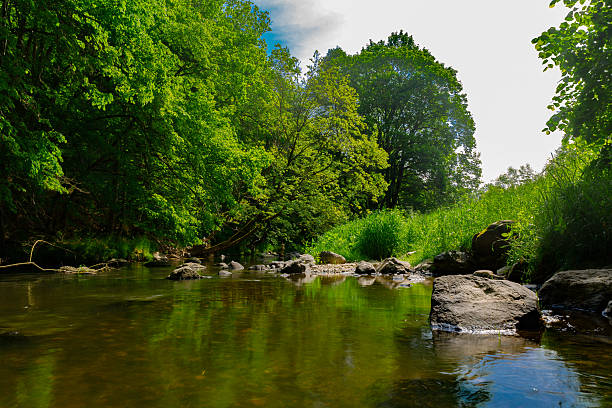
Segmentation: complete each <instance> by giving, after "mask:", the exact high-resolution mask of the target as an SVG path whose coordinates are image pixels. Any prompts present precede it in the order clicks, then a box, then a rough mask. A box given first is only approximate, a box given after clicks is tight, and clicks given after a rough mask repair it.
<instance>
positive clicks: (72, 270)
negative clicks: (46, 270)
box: [59, 266, 97, 275]
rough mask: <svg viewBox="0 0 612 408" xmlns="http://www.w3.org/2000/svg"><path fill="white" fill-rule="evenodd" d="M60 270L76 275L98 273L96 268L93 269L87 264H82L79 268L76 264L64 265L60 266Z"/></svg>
mask: <svg viewBox="0 0 612 408" xmlns="http://www.w3.org/2000/svg"><path fill="white" fill-rule="evenodd" d="M59 272H60V273H66V274H75V275H95V274H96V273H97V271H96V270H95V269H91V268H88V267H86V266H80V267H78V268H75V267H74V266H62V267H61V268H59Z"/></svg>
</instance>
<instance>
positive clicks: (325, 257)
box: [319, 251, 346, 265]
mask: <svg viewBox="0 0 612 408" xmlns="http://www.w3.org/2000/svg"><path fill="white" fill-rule="evenodd" d="M319 260H321V263H322V264H334V265H336V264H343V263H346V258H345V257H343V256H342V255H339V254H337V253H335V252H330V251H323V252H321V253H320V254H319Z"/></svg>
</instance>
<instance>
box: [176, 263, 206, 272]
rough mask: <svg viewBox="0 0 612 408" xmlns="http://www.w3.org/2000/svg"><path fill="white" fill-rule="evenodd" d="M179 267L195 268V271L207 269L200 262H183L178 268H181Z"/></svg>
mask: <svg viewBox="0 0 612 408" xmlns="http://www.w3.org/2000/svg"><path fill="white" fill-rule="evenodd" d="M179 268H189V269H191V270H194V271H202V270H204V269H206V266H205V265H202V264H199V263H194V262H187V263H184V264H182V265H181V266H179V267H178V268H176V269H179ZM176 269H175V270H176Z"/></svg>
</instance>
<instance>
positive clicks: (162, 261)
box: [144, 252, 170, 268]
mask: <svg viewBox="0 0 612 408" xmlns="http://www.w3.org/2000/svg"><path fill="white" fill-rule="evenodd" d="M144 266H146V267H147V268H156V267H163V266H170V259H168V257H167V256H166V255H161V254H160V253H159V252H155V253H154V254H153V259H152V260H150V261H149V262H147V263H145V264H144Z"/></svg>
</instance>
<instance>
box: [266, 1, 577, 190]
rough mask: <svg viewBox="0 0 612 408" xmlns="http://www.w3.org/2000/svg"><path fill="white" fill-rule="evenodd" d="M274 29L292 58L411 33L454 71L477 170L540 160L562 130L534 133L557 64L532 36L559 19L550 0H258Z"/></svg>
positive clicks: (491, 172)
mask: <svg viewBox="0 0 612 408" xmlns="http://www.w3.org/2000/svg"><path fill="white" fill-rule="evenodd" d="M256 2H257V4H258V5H260V6H261V7H262V8H264V9H268V10H270V11H271V13H270V15H271V18H272V21H273V24H272V27H273V30H274V32H275V35H276V38H280V39H282V40H283V42H284V43H285V44H286V45H288V46H289V47H290V48H291V50H292V53H293V54H294V55H296V56H297V57H298V58H300V60H302V61H304V62H305V61H307V60H308V58H309V57H310V56H312V53H313V52H314V50H319V51H320V52H321V53H322V54H325V52H326V51H327V50H328V49H330V48H333V47H335V46H337V45H339V46H341V47H342V48H343V49H344V50H345V51H347V52H350V53H354V52H357V51H359V50H360V49H361V48H362V47H363V46H364V45H365V44H366V43H367V42H368V41H369V40H370V39H372V40H374V41H378V40H381V39H385V38H386V37H387V36H388V35H389V34H390V33H391V32H393V31H399V30H400V29H403V30H404V31H406V32H408V33H409V34H412V35H413V36H414V39H415V41H416V42H417V43H418V44H420V45H421V46H424V47H425V48H428V49H429V50H430V51H431V52H432V53H433V55H435V56H436V58H437V59H438V60H439V61H441V62H443V63H445V64H447V65H450V66H452V67H453V68H455V69H457V70H458V72H459V73H458V76H459V79H460V80H461V81H462V83H463V86H464V89H465V92H466V93H467V96H468V101H469V107H470V111H471V112H472V114H473V115H474V119H475V120H476V126H477V130H476V140H477V143H478V149H479V151H480V152H481V153H482V155H481V159H482V162H483V173H484V174H483V176H484V179H485V180H490V179H492V178H494V177H495V176H497V175H498V174H500V173H502V172H504V171H505V169H506V168H507V167H508V166H514V167H518V166H520V165H521V164H524V163H526V162H529V163H531V164H532V166H533V167H534V168H536V169H538V168H541V167H542V165H543V164H544V162H545V161H546V160H547V158H549V157H550V153H551V152H552V151H554V150H555V148H556V147H558V146H559V144H560V140H561V136H560V135H558V134H557V135H551V136H546V135H544V134H543V133H541V130H542V128H544V126H545V123H546V120H547V119H548V117H549V116H550V111H548V110H547V109H546V106H547V105H548V104H549V102H550V100H551V98H552V96H553V95H554V91H555V87H556V82H557V81H558V79H559V73H558V72H556V71H554V70H551V71H547V72H546V73H543V72H542V65H541V62H540V60H539V59H538V57H537V53H536V51H535V50H534V48H533V45H532V44H531V39H532V38H534V37H536V36H537V35H539V34H540V33H541V32H542V31H544V30H546V29H548V27H550V26H556V25H558V24H560V23H561V21H562V20H563V17H565V14H566V10H565V9H563V8H561V7H559V6H557V7H555V8H553V9H550V8H549V7H548V4H549V0H515V1H512V2H510V1H507V0H504V1H501V0H379V1H377V2H373V1H365V0H328V1H322V0H301V1H300V0H259V1H257V0H256Z"/></svg>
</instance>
